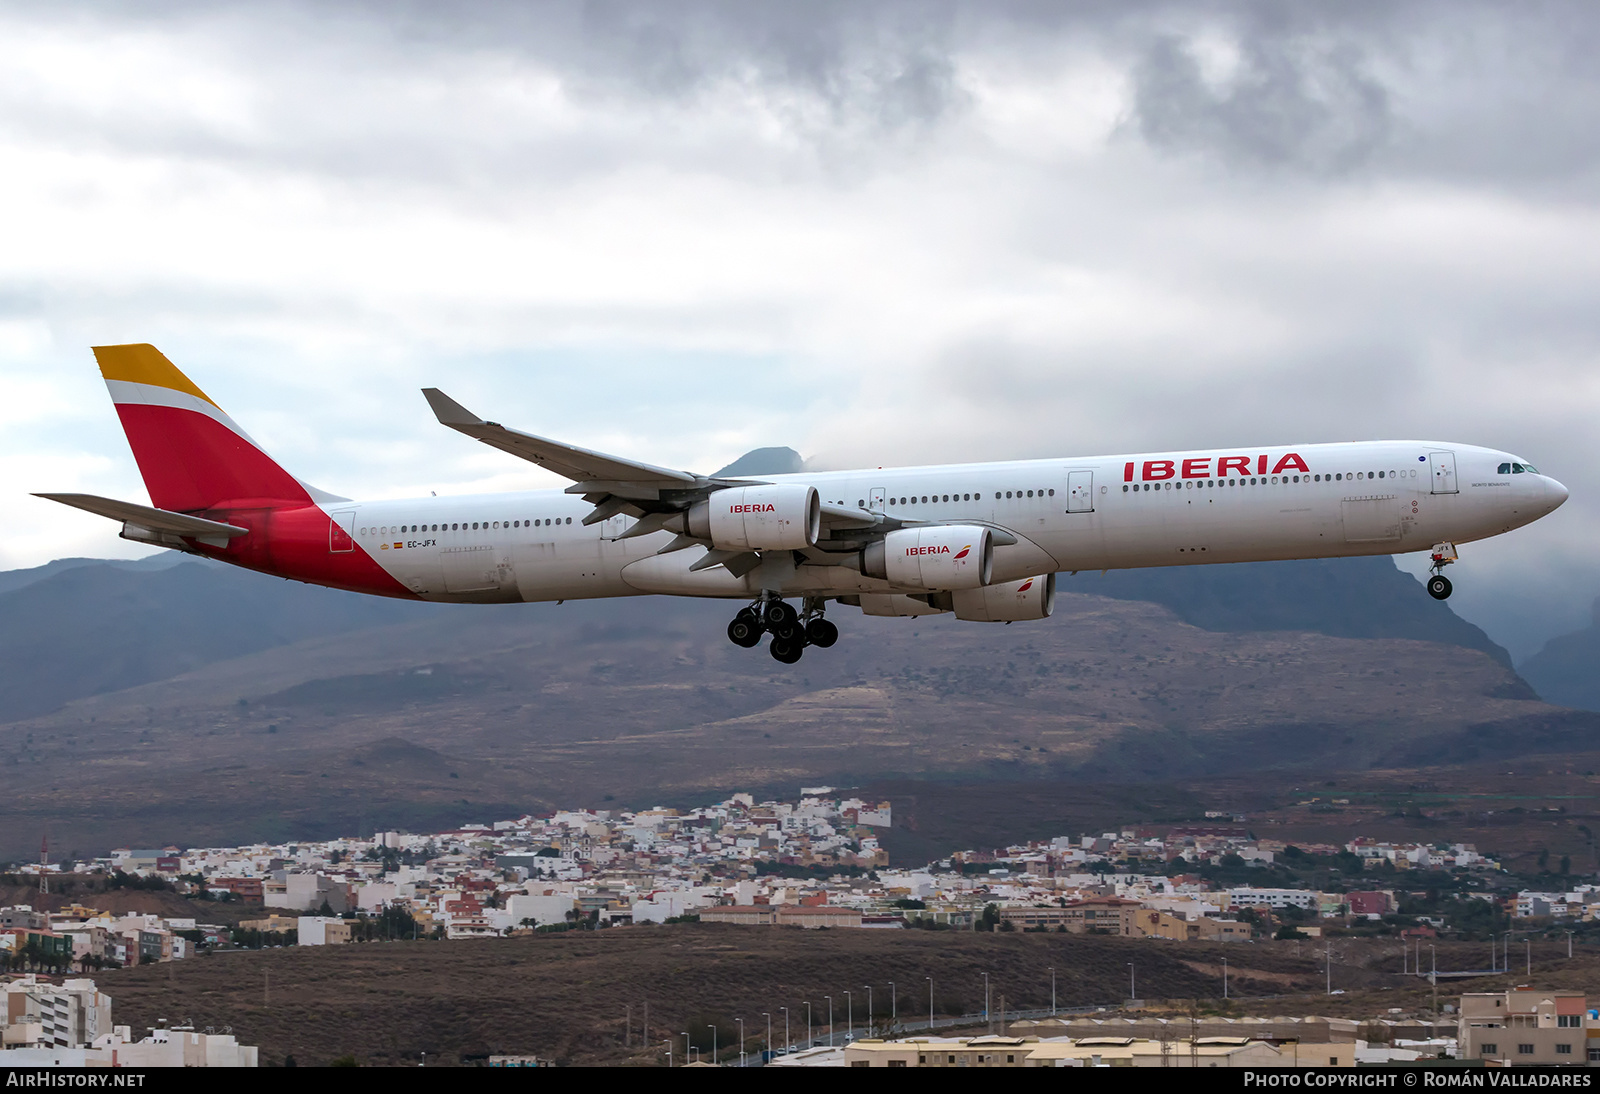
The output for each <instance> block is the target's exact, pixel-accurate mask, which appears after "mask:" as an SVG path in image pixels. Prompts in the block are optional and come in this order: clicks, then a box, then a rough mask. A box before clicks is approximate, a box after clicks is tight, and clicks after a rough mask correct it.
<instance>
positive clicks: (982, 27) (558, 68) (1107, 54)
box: [0, 0, 1600, 200]
mask: <svg viewBox="0 0 1600 1094" xmlns="http://www.w3.org/2000/svg"><path fill="white" fill-rule="evenodd" d="M0 10H6V9H0ZM9 11H10V12H11V13H12V17H13V18H14V19H15V20H17V21H20V22H34V23H37V24H40V25H54V26H60V27H70V31H71V33H72V34H74V35H78V36H82V37H86V38H92V36H93V35H94V33H95V31H96V30H97V29H98V28H101V27H111V28H119V29H124V30H126V29H134V30H140V31H146V30H148V31H155V32H158V33H159V32H161V31H167V32H169V33H172V34H174V35H178V34H181V35H183V36H184V40H185V41H187V42H189V43H191V44H192V45H193V46H194V48H197V49H206V50H209V51H211V52H213V53H214V55H215V56H216V57H217V58H220V59H221V60H223V61H224V63H226V64H227V66H228V67H229V69H230V70H231V71H233V72H235V73H237V74H239V76H240V78H241V79H242V80H244V81H246V82H247V83H248V84H249V85H250V88H251V94H252V100H253V109H254V111H255V112H256V115H255V117H253V118H252V124H251V125H250V126H249V127H248V128H247V129H246V131H244V132H233V131H229V130H227V129H226V128H225V127H222V126H218V125H215V124H209V123H206V122H204V121H201V120H198V119H196V118H186V117H182V116H167V117H152V118H148V119H136V120H132V121H130V120H128V119H118V120H117V121H116V123H115V124H111V123H109V122H108V121H107V118H106V117H105V116H104V115H103V114H102V113H101V112H98V111H93V110H85V109H82V108H76V107H69V106H66V105H62V104H52V103H50V102H48V101H44V102H41V101H40V100H38V99H37V98H35V97H31V96H29V95H27V94H26V93H24V96H23V97H22V98H18V99H14V100H13V101H11V102H5V101H0V125H4V126H6V127H8V128H11V129H13V130H14V131H15V130H17V129H18V128H19V127H22V128H26V130H27V132H28V134H29V136H30V137H31V138H33V139H48V140H53V141H56V142H78V143H92V144H97V145H101V146H112V147H116V148H119V149H128V150H134V149H137V150H138V151H139V152H141V153H142V154H155V155H171V156H174V157H180V158H191V159H195V160H215V161H219V162H224V163H246V164H250V165H254V166H257V167H264V168H267V169H275V170H284V171H291V172H309V173H314V174H322V175H327V176H330V177H351V178H355V179H360V180H367V179H377V180H383V181H391V182H394V183H397V184H400V185H421V186H441V187H442V186H456V187H461V186H466V187H469V188H472V189H474V191H475V192H479V193H481V191H482V190H483V189H487V188H492V187H495V186H504V185H508V184H515V182H516V180H518V179H520V178H526V177H528V176H538V177H541V178H547V179H554V180H558V181H559V180H562V179H570V178H577V177H582V176H585V175H594V174H605V173H608V172H611V171H614V170H616V169H617V168H618V167H619V166H621V165H625V164H638V163H640V162H659V163H662V164H664V165H668V166H691V167H694V166H698V167H699V168H701V169H710V170H715V171H719V172H722V173H725V174H767V175H773V174H777V175H785V176H792V175H793V174H795V173H796V172H797V171H802V170H807V169H810V168H811V167H813V166H814V165H815V164H816V163H822V164H824V165H830V164H838V163H852V164H856V165H858V167H857V170H858V171H859V172H871V171H874V170H881V169H886V166H887V165H889V164H891V163H892V162H893V161H894V159H895V157H896V155H897V154H898V153H899V152H901V151H903V149H904V142H905V141H907V140H910V141H916V140H918V139H921V138H922V137H924V136H926V135H929V134H932V133H934V132H936V131H940V130H941V129H943V128H947V127H950V126H952V125H955V124H959V123H960V121H961V120H962V119H963V118H964V117H965V116H966V114H967V109H966V108H967V107H968V105H969V104H970V103H971V101H972V96H971V94H970V93H969V91H968V89H967V88H966V87H965V85H964V83H963V79H964V75H965V73H966V71H967V68H968V67H969V66H970V65H972V64H973V63H975V62H980V61H981V62H983V63H986V64H988V65H989V66H990V67H991V68H993V66H994V65H996V64H998V65H1000V66H1003V67H1004V68H1006V69H1007V70H1009V71H1012V72H1022V71H1028V70H1033V71H1040V72H1047V71H1048V70H1050V69H1051V68H1060V67H1062V66H1066V65H1071V64H1075V63H1079V61H1078V58H1081V57H1082V56H1084V55H1086V54H1087V55H1093V56H1096V57H1098V58H1100V59H1101V60H1102V61H1106V62H1109V63H1110V64H1112V65H1113V66H1115V67H1117V68H1120V69H1121V70H1122V71H1124V72H1125V73H1127V74H1128V77H1129V80H1130V86H1131V88H1132V93H1133V101H1132V104H1131V109H1130V113H1129V116H1128V124H1127V126H1126V127H1125V132H1127V133H1129V134H1132V135H1134V136H1135V137H1137V138H1138V139H1140V140H1142V141H1144V142H1147V143H1148V144H1150V145H1151V146H1152V147H1154V148H1156V149H1159V150H1161V151H1163V152H1167V153H1171V154H1183V155H1192V154H1198V155H1202V156H1211V157H1214V158H1216V159H1217V160H1218V161H1220V162H1222V163H1224V164H1226V165H1227V166H1229V167H1230V168H1234V169H1239V170H1271V171H1277V172H1297V173H1301V174H1305V175H1307V176H1310V177H1320V176H1324V175H1328V174H1334V175H1345V174H1349V173H1351V172H1357V171H1360V172H1366V173H1368V174H1371V175H1374V176H1399V177H1425V178H1439V179H1444V180H1447V181H1451V182H1463V181H1474V180H1476V181H1479V182H1482V183H1486V184H1490V185H1497V186H1509V187H1512V188H1532V189H1536V190H1541V191H1548V190H1552V189H1554V190H1561V189H1563V188H1564V189H1565V190H1566V191H1567V192H1568V193H1570V194H1572V195H1573V196H1574V197H1576V198H1578V199H1580V200H1590V198H1591V197H1592V191H1591V190H1589V189H1588V188H1587V187H1586V186H1585V184H1586V183H1587V182H1589V181H1591V179H1592V175H1593V174H1594V171H1595V168H1596V166H1597V165H1600V124H1597V123H1600V70H1597V69H1596V66H1594V65H1593V63H1592V57H1593V56H1594V54H1595V52H1596V47H1597V46H1600V10H1597V9H1595V8H1594V7H1593V6H1592V5H1586V4H1581V3H1576V2H1557V3H1546V4H1540V5H1531V6H1530V5H1524V6H1519V7H1516V8H1507V7H1505V6H1503V5H1494V4H1486V3H1472V2H1457V3H1419V4H1410V5H1389V4H1366V3H1351V4H1345V5H1339V6H1338V7H1330V6H1326V5H1289V4H1283V3H1260V2H1256V0H1237V2H1232V3H1227V2H1216V3H1210V4H1198V5H1197V4H1192V3H1176V2H1147V3H1131V4H1121V5H1115V4H1097V3H1088V4H1073V5H1060V4H1039V3H1010V4H1004V3H998V4H989V5H978V4H970V3H952V2H945V3H930V4H913V3H901V2H883V3H877V4H871V5H864V4H852V3H842V2H833V3H826V2H824V3H817V4H808V5H781V4H733V3H711V2H684V3H675V4H670V5H663V4H649V3H623V2H616V0H612V2H593V3H587V4H540V3H531V4H530V3H499V2H494V3H490V2H478V3H471V2H465V3H456V4H451V5H449V6H447V7H444V6H440V5H437V4H420V3H404V4H402V3H394V4H378V3H371V4H368V3H348V4H332V3H317V4H308V3H279V4H263V5H252V6H249V7H239V6H237V5H222V4H214V3H192V4H188V5H166V6H151V7H138V6H128V5H106V6H103V7H95V6H78V7H69V8H67V9H65V11H63V10H62V9H57V8H39V7H37V6H21V5H16V6H12V7H11V8H9ZM1208 36H1209V37H1212V38H1224V39H1228V40H1231V41H1232V42H1233V43H1234V44H1235V46H1236V48H1237V50H1238V52H1239V55H1240V58H1241V64H1240V66H1239V69H1238V71H1237V72H1236V73H1234V74H1233V75H1232V76H1231V77H1230V78H1228V79H1225V80H1223V81H1221V82H1215V81H1208V80H1207V79H1206V78H1205V77H1204V74H1203V69H1202V66H1201V64H1200V63H1199V60H1198V56H1197V43H1199V42H1200V41H1201V40H1202V39H1204V38H1206V37H1208ZM475 73H501V74H504V75H507V76H508V77H509V78H511V79H515V78H517V77H518V76H519V75H529V74H535V73H536V74H540V75H544V76H553V77H554V78H555V79H556V80H558V81H559V83H560V86H561V88H562V92H563V95H564V96H565V97H567V99H568V100H569V101H571V102H573V103H574V104H576V105H577V106H578V108H579V109H580V110H591V111H594V112H596V113H597V114H601V115H605V116H606V120H607V122H608V123H616V122H618V119H622V120H623V121H624V122H628V123H631V124H607V125H595V126H584V127H582V128H581V129H580V130H578V131H565V132H548V131H545V132H541V131H538V127H537V126H534V125H530V124H529V118H528V116H527V115H525V114H521V113H519V111H520V110H522V109H524V108H523V107H520V106H519V105H518V104H517V103H516V102H514V101H500V102H483V101H478V100H475V99H474V93H473V89H472V88H471V87H470V86H468V85H467V84H465V83H464V81H465V80H466V78H467V77H468V76H470V75H472V74H475ZM151 78H152V79H160V78H161V77H160V73H152V75H151ZM708 117H721V118H723V119H724V120H726V119H728V118H734V119H737V120H736V121H735V122H734V123H732V124H733V129H732V130H727V129H725V130H723V131H719V132H718V133H716V134H715V135H707V134H706V133H705V132H704V131H703V126H704V125H705V124H707V123H706V121H705V119H706V118H708ZM740 126H742V127H743V128H742V129H741V128H740ZM775 130H776V131H777V132H774V131H775Z"/></svg>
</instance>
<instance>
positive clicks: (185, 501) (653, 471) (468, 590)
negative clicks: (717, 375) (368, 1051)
mask: <svg viewBox="0 0 1600 1094" xmlns="http://www.w3.org/2000/svg"><path fill="white" fill-rule="evenodd" d="M94 354H95V358H96V361H97V362H98V364H99V366H100V372H101V375H102V376H104V378H105V382H106V386H107V387H108V388H109V389H110V392H111V398H112V401H113V403H115V405H116V409H117V415H118V417H119V418H120V419H121V422H122V427H123V430H124V431H125V433H126V434H127V438H128V443H129V445H130V446H131V448H132V449H133V456H134V459H135V461H136V462H137V463H138V466H139V471H140V473H141V474H142V476H143V478H144V483H145V487H146V490H147V491H148V493H149V495H150V502H151V504H150V505H139V504H135V503H132V502H125V501H117V500H114V499H111V498H102V497H95V496H92V495H87V494H39V495H36V496H38V497H42V498H47V499H49V500H51V501H56V502H61V503H63V504H65V505H70V506H74V507H76V508H78V509H83V510H87V511H88V512H90V513H95V514H98V515H100V516H103V517H109V518H111V519H112V520H117V521H120V522H122V530H121V533H120V534H121V536H122V538H123V539H127V540H132V541H134V542H136V543H147V544H154V545H156V546H160V547H166V548H171V549H174V550H178V551H185V552H189V553H192V554H196V555H203V556H206V557H208V558H214V559H218V560H221V561H223V562H229V563H232V564H234V565H237V566H242V567H245V568H247V569H251V570H257V571H260V572H262V573H267V574H273V575H277V576H279V577H285V578H292V579H294V580H298V581H303V582H308V583H310V584H314V585H324V586H328V587H331V588H336V589H348V590H353V591H355V592H361V593H371V594H374V595H378V596H390V597H400V598H405V599H412V600H427V601H445V602H466V603H505V602H508V601H530V602H531V601H551V600H554V601H562V600H572V599H578V598H585V597H619V596H643V595H652V594H654V595H667V596H695V597H716V598H721V599H724V600H730V601H743V602H744V604H743V606H741V607H740V608H739V610H738V613H737V614H736V615H735V616H734V618H733V620H732V621H731V622H730V623H729V624H728V637H729V639H730V640H731V641H733V642H734V643H736V644H737V645H740V646H744V647H753V646H756V645H758V644H759V643H760V642H761V641H762V639H763V637H764V636H770V641H769V642H768V650H769V652H770V653H771V655H772V656H773V657H774V658H776V659H777V660H778V661H780V662H783V663H785V664H793V663H795V662H796V661H798V660H799V659H800V657H801V655H802V653H803V652H804V651H805V649H806V648H807V647H808V646H817V647H819V648H826V647H829V646H832V645H833V644H834V643H835V642H836V641H837V640H838V638H839V630H838V627H837V626H836V625H835V624H834V623H833V622H832V620H830V619H829V618H827V614H828V608H829V606H830V605H847V606H850V607H855V608H859V609H860V610H861V611H862V612H863V613H865V614H867V615H878V616H921V615H934V614H940V613H946V612H948V613H952V614H953V615H955V617H956V618H958V619H965V620H974V621H979V622H990V623H997V622H998V623H1012V622H1022V621H1027V620H1038V619H1044V618H1047V617H1048V616H1049V615H1050V613H1051V611H1052V609H1053V606H1054V603H1055V593H1056V575H1057V574H1058V573H1074V574H1075V573H1077V572H1079V571H1084V570H1101V571H1104V570H1111V569H1124V568H1133V567H1149V566H1187V565H1201V564H1212V563H1223V562H1259V561H1270V560H1282V559H1308V558H1342V557H1348V556H1353V555H1387V554H1401V553H1406V552H1413V551H1424V550H1426V551H1429V552H1430V555H1431V560H1432V565H1431V568H1430V574H1431V576H1430V578H1429V580H1428V582H1427V589H1428V592H1429V593H1430V594H1431V595H1432V596H1433V597H1434V598H1436V599H1438V600H1444V599H1445V598H1447V597H1448V596H1449V595H1450V589H1451V586H1450V580H1449V579H1448V578H1447V577H1445V576H1444V570H1445V568H1446V567H1447V566H1449V565H1451V564H1453V563H1455V562H1456V561H1457V559H1458V557H1459V556H1458V552H1457V548H1458V545H1460V544H1463V543H1470V542H1473V541H1475V540H1481V539H1485V538H1487V537H1489V536H1496V535H1500V534H1501V533H1504V532H1509V531H1511V530H1512V529H1514V528H1520V527H1521V526H1522V525H1525V524H1528V523H1531V522H1532V521H1535V520H1538V519H1539V518H1540V517H1543V516H1545V515H1546V514H1548V513H1550V512H1553V511H1554V510H1555V509H1556V508H1557V507H1558V506H1560V505H1561V504H1562V502H1564V501H1566V499H1567V490H1566V487H1564V486H1562V485H1561V483H1559V482H1557V481H1556V480H1555V479H1553V478H1551V477H1549V476H1548V475H1545V474H1542V473H1541V472H1540V471H1538V470H1537V469H1536V468H1535V467H1534V466H1533V465H1532V464H1530V463H1529V462H1528V461H1527V460H1525V459H1523V458H1522V457H1520V456H1517V455H1513V454H1511V453H1508V452H1501V451H1498V450H1495V449H1490V448H1480V447H1478V446H1475V445H1466V444H1455V443H1450V442H1442V441H1361V442H1350V443H1343V444H1303V445H1288V446H1284V445H1261V446H1256V447H1237V448H1222V449H1212V450H1205V451H1191V452H1154V453H1134V454H1123V455H1110V456H1073V457H1067V458H1063V459H1049V460H1014V461H1007V462H999V463H965V464H944V465H939V466H929V467H894V468H872V469H866V470H857V471H827V472H820V471H819V472H802V473H798V474H781V475H744V474H726V473H724V474H720V475H717V474H714V475H703V474H696V473H694V472H690V471H679V470H674V469H672V468H666V467H656V466H654V465H652V464H647V463H639V462H637V461H635V460H630V459H626V458H624V457H621V456H613V455H607V454H605V453H601V452H593V451H590V450H588V449H585V448H579V447H577V446H576V445H571V444H566V443H563V442H561V441H555V440H550V439H548V438H545V437H539V436H535V435H533V434H531V433H523V432H521V431H519V430H515V429H511V428H508V427H506V426H504V425H501V424H500V423H498V422H492V421H485V420H484V419H482V418H479V417H478V416H477V415H475V414H473V413H472V412H471V411H469V410H467V409H466V408H464V407H463V406H461V405H460V404H459V403H457V402H455V401H454V400H452V399H451V398H450V397H449V396H447V395H445V394H444V393H443V392H441V391H439V390H437V389H435V388H427V389H424V391H423V395H424V396H425V397H426V399H427V401H428V404H429V406H430V407H431V409H432V411H433V414H434V416H435V417H436V418H437V419H438V420H439V422H440V423H441V424H443V425H446V426H448V427H450V428H451V429H453V430H455V431H457V432H459V433H463V434H465V435H466V436H468V437H471V438H473V439H475V440H477V441H480V442H482V443H483V444H486V445H489V446H491V447H493V448H497V449H499V450H500V451H502V452H505V453H507V454H508V455H511V456H515V457H518V458H520V459H524V460H527V461H529V462H530V463H534V464H537V465H538V466H540V467H542V468H545V469H546V470H548V471H553V472H554V473H555V474H557V475H559V476H561V477H562V478H564V479H567V480H570V481H571V483H572V485H571V486H568V487H567V488H566V489H564V490H535V491H529V492H525V493H504V494H477V495H468V496H457V497H425V498H409V499H403V500H381V501H351V500H350V499H348V498H342V497H338V496H335V495H333V494H328V493H325V492H323V491H321V490H318V489H316V488H315V487H313V486H310V485H308V484H306V483H305V482H302V481H301V480H300V479H297V478H296V477H295V476H293V475H291V474H290V473H289V472H287V471H285V470H284V469H283V468H282V467H281V466H280V465H279V464H278V463H277V462H276V461H275V460H273V459H272V458H271V457H270V456H268V455H267V454H266V452H265V451H264V450H263V449H262V448H261V447H260V446H259V445H257V444H256V443H255V442H254V441H253V440H251V439H250V437H249V435H248V434H246V433H245V432H244V431H243V430H242V429H240V428H239V426H238V425H237V424H235V422H234V421H233V419H232V418H230V417H229V416H228V415H227V414H226V413H224V412H223V410H222V408H221V407H219V406H218V405H217V404H216V403H214V402H213V401H212V400H211V399H210V398H209V397H207V396H206V394H205V393H204V392H203V391H201V390H200V388H199V387H197V386H196V385H195V384H194V383H193V382H192V381H191V380H190V379H189V378H188V377H187V376H185V375H184V374H183V373H182V372H180V371H179V370H178V369H177V368H176V367H175V366H174V365H173V364H172V363H171V362H170V361H169V360H168V359H167V358H166V357H165V356H164V355H163V354H162V353H161V352H160V351H159V350H157V349H156V348H155V347H154V346H151V345H145V344H137V345H122V346H99V347H96V348H95V350H94ZM791 601H797V602H798V606H796V604H794V603H791Z"/></svg>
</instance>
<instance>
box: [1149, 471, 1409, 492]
mask: <svg viewBox="0 0 1600 1094" xmlns="http://www.w3.org/2000/svg"><path fill="white" fill-rule="evenodd" d="M1416 474H1417V473H1416V472H1415V471H1413V472H1411V477H1412V478H1415V477H1416ZM1384 477H1385V473H1384V472H1382V471H1357V472H1355V473H1354V474H1338V475H1273V476H1272V478H1271V480H1270V484H1271V485H1273V486H1280V485H1284V486H1286V485H1288V484H1289V483H1291V482H1307V483H1310V482H1343V481H1344V480H1346V479H1359V478H1368V479H1381V478H1384ZM1388 477H1389V478H1391V479H1398V478H1402V477H1403V476H1402V475H1401V473H1400V472H1399V471H1390V472H1388ZM1268 483H1269V480H1268V478H1267V476H1265V475H1261V476H1258V477H1256V478H1250V479H1184V480H1182V481H1181V482H1175V481H1166V482H1146V483H1138V482H1136V483H1134V484H1133V486H1132V487H1131V489H1133V490H1135V491H1140V490H1151V489H1155V490H1183V489H1185V488H1188V489H1191V490H1194V489H1199V490H1204V489H1205V488H1206V487H1208V486H1209V487H1217V486H1266V485H1268ZM1129 489H1130V487H1128V486H1127V485H1124V486H1123V487H1122V492H1123V493H1124V494H1126V493H1127V492H1128V490H1129Z"/></svg>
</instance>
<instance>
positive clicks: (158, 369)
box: [94, 342, 222, 410]
mask: <svg viewBox="0 0 1600 1094" xmlns="http://www.w3.org/2000/svg"><path fill="white" fill-rule="evenodd" d="M94 359H95V360H96V361H97V362H98V363H99V365H100V375H102V376H104V377H105V378H106V379H107V380H124V381H127V382H128V383H133V384H149V385H150V386H151V387H165V388H171V389H172V390H173V391H182V392H185V393H187V394H189V395H193V396H195V397H196V398H200V399H204V400H205V401H206V402H208V403H210V404H211V405H212V406H217V404H216V402H215V401H214V400H212V398H211V397H210V396H209V395H207V394H206V393H205V392H203V391H201V390H200V389H199V388H198V387H196V386H195V383H194V381H193V380H191V379H189V377H187V376H185V375H184V374H183V373H181V372H179V371H178V366H177V365H174V364H173V363H172V362H171V361H169V360H167V358H166V355H165V354H163V353H162V352H161V351H160V350H158V349H156V347H154V346H152V345H149V344H148V343H145V342H136V343H134V344H133V345H128V346H95V347H94ZM217 409H218V410H221V409H222V408H221V407H217Z"/></svg>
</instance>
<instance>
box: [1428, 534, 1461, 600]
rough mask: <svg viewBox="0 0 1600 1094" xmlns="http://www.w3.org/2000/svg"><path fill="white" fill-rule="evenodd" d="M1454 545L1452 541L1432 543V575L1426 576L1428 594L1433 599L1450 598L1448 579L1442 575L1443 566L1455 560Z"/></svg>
mask: <svg viewBox="0 0 1600 1094" xmlns="http://www.w3.org/2000/svg"><path fill="white" fill-rule="evenodd" d="M1456 558H1457V555H1456V545H1455V544H1453V543H1435V544H1434V545H1433V576H1432V577H1430V578H1428V595H1429V596H1431V597H1433V598H1434V599H1435V600H1449V599H1450V589H1451V586H1450V579H1449V578H1448V577H1445V576H1444V568H1445V567H1446V566H1448V565H1450V564H1451V563H1452V562H1454V561H1456Z"/></svg>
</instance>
